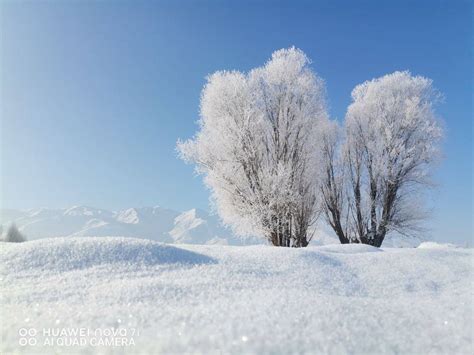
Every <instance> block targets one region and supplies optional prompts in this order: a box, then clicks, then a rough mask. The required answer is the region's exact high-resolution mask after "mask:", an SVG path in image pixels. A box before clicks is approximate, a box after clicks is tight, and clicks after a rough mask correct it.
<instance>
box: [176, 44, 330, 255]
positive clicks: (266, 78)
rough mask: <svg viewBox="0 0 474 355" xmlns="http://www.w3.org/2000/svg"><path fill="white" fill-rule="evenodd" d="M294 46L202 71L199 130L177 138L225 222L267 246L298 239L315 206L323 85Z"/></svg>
mask: <svg viewBox="0 0 474 355" xmlns="http://www.w3.org/2000/svg"><path fill="white" fill-rule="evenodd" d="M309 64H310V61H309V59H308V58H307V57H306V55H305V54H304V53H303V52H302V51H301V50H299V49H295V48H290V49H282V50H279V51H276V52H274V53H273V55H272V58H271V60H269V61H268V62H267V63H266V64H265V65H264V66H263V67H260V68H256V69H254V70H252V71H250V72H249V73H248V74H245V73H241V72H237V71H230V72H229V71H220V72H216V73H214V74H212V75H210V76H209V77H208V79H207V84H206V85H205V87H204V89H203V92H202V96H201V119H200V121H199V126H200V130H199V132H198V133H197V134H196V136H195V137H194V138H193V139H191V140H188V141H186V142H178V150H179V152H180V155H181V157H182V158H183V159H184V160H186V161H188V162H192V163H195V164H196V170H197V172H198V173H200V174H203V175H204V181H205V183H206V185H207V186H208V187H209V188H210V190H211V191H212V200H213V201H214V203H215V205H216V207H217V211H218V213H219V215H220V217H221V218H222V220H223V221H224V223H225V224H227V225H230V226H231V227H232V229H233V230H234V232H235V233H237V234H239V235H241V236H248V235H259V236H262V237H264V238H266V239H268V240H269V241H270V242H271V243H273V244H274V245H281V246H306V245H307V243H308V242H309V239H310V236H308V235H307V232H308V227H309V226H310V225H311V224H312V223H313V222H314V221H315V219H316V218H317V216H318V211H319V202H320V201H319V197H320V193H319V172H320V170H321V169H320V158H321V154H320V142H321V137H322V131H323V129H324V128H325V127H326V125H327V122H328V115H327V111H326V103H325V86H324V82H323V80H322V79H320V78H319V77H318V76H317V75H316V74H315V73H314V72H313V71H312V70H311V68H310V67H309Z"/></svg>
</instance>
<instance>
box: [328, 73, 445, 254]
mask: <svg viewBox="0 0 474 355" xmlns="http://www.w3.org/2000/svg"><path fill="white" fill-rule="evenodd" d="M438 97H439V95H438V93H437V92H436V91H435V90H434V89H433V87H432V81H431V80H429V79H426V78H423V77H420V76H412V75H411V74H410V73H409V72H406V71H405V72H395V73H393V74H389V75H386V76H383V77H381V78H378V79H374V80H371V81H367V82H365V83H363V84H361V85H358V86H357V87H356V88H355V89H354V90H353V92H352V99H353V102H352V104H351V105H350V106H349V108H348V111H347V114H346V119H345V132H344V136H345V142H344V144H343V145H342V146H339V145H338V139H340V132H339V133H338V132H337V130H338V129H337V127H333V129H332V130H329V133H328V134H327V135H326V137H325V140H324V147H323V154H324V161H325V165H324V167H325V171H324V180H323V185H322V194H323V197H324V212H325V216H326V220H327V221H328V223H329V224H330V225H331V227H332V228H333V230H334V231H335V233H336V234H337V235H338V237H339V240H340V241H341V243H354V242H355V243H365V244H370V245H374V246H377V247H380V246H381V245H382V242H383V240H384V238H385V236H386V235H387V233H389V232H392V231H395V232H399V233H401V234H404V235H410V234H412V233H413V232H414V231H416V230H417V227H418V223H417V222H419V221H420V220H421V219H422V217H423V213H422V212H421V211H422V210H423V209H422V206H421V205H420V201H421V193H422V191H423V189H421V187H423V186H426V185H427V184H428V182H429V179H428V178H429V174H430V170H431V167H432V165H433V162H434V160H435V158H436V157H437V155H438V151H439V141H440V139H441V137H442V130H441V128H440V125H439V123H438V120H437V118H436V116H435V114H434V111H433V105H434V104H435V103H436V101H437V99H438ZM338 135H339V138H338Z"/></svg>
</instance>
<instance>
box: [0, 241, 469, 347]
mask: <svg viewBox="0 0 474 355" xmlns="http://www.w3.org/2000/svg"><path fill="white" fill-rule="evenodd" d="M472 262H473V250H472V249H466V248H451V247H446V246H444V247H442V248H438V247H437V248H433V247H429V248H426V247H422V248H400V249H398V248H382V249H381V250H380V249H376V248H373V247H370V246H367V245H360V244H359V245H357V244H355V245H334V246H320V247H318V246H312V247H308V248H302V249H295V248H277V247H270V246H262V245H257V246H245V247H242V246H220V245H181V246H180V247H179V248H177V247H172V246H166V245H163V244H160V243H156V242H151V241H145V240H134V239H123V238H106V237H101V238H94V237H91V238H67V239H66V238H56V239H54V238H53V239H43V240H38V241H33V242H26V243H19V244H15V243H0V265H2V266H3V270H2V277H1V282H2V283H1V285H0V286H1V289H2V305H1V306H2V320H3V327H2V330H1V332H2V334H1V336H2V341H1V342H0V352H1V353H2V354H3V353H7V354H10V353H12V354H17V353H22V354H23V353H24V354H29V353H45V354H51V353H81V354H97V353H103V354H117V353H119V354H120V353H140V354H159V353H163V354H184V353H190V352H192V353H198V354H215V353H222V354H328V353H329V354H347V353H349V354H387V353H388V354H394V353H397V354H468V353H472V346H473V338H472V325H473V323H472V322H473V320H472V314H473V313H472V312H473V311H474V307H473V301H472V277H473V272H472V271H473V270H472ZM21 328H27V329H30V328H34V329H37V330H39V335H38V336H37V338H36V339H37V341H38V345H36V346H34V347H33V346H27V347H21V346H20V345H19V329H21ZM45 328H46V329H50V328H55V329H56V328H61V329H62V328H66V329H77V328H87V329H92V330H94V329H98V328H100V329H110V328H119V329H125V330H126V331H127V332H128V333H127V334H128V338H130V336H129V335H130V332H131V330H132V329H136V330H138V331H139V332H140V335H139V336H136V337H134V341H135V345H134V347H133V348H131V347H128V348H121V347H103V348H98V347H95V346H94V345H93V344H92V345H91V346H89V345H84V346H82V345H80V346H77V347H68V348H65V347H61V346H51V345H45V346H42V345H39V344H43V343H44V340H45V338H44V336H43V335H41V331H42V329H45ZM87 341H88V340H87V339H86V342H87Z"/></svg>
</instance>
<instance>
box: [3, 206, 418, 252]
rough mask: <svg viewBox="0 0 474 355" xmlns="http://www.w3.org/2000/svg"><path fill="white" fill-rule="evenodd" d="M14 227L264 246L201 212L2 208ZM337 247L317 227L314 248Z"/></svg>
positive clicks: (404, 243)
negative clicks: (322, 246) (316, 246)
mask: <svg viewBox="0 0 474 355" xmlns="http://www.w3.org/2000/svg"><path fill="white" fill-rule="evenodd" d="M12 222H15V224H16V225H17V226H18V228H19V229H20V231H21V232H22V233H24V234H25V235H26V236H27V238H28V240H34V239H40V238H48V237H69V236H85V237H105V236H121V237H134V238H143V239H152V240H156V241H160V242H164V243H178V244H183V243H185V244H223V245H226V244H229V245H243V244H257V243H262V242H263V241H260V240H257V239H250V240H245V241H242V240H241V239H240V238H238V237H236V236H234V235H233V234H232V232H231V231H230V230H228V229H226V228H224V227H223V226H222V225H221V223H220V222H219V219H218V218H217V217H216V216H214V215H210V214H209V213H207V212H206V211H203V210H199V209H192V210H189V211H186V212H177V211H174V210H170V209H167V208H163V207H159V206H155V207H141V208H129V209H125V210H121V211H116V212H114V211H108V210H104V209H98V208H93V207H87V206H73V207H71V208H66V209H50V208H40V209H33V210H27V211H19V210H12V209H0V226H2V227H3V231H4V232H5V231H6V229H7V226H8V225H9V224H10V223H12ZM420 242H421V240H420V239H406V238H400V237H398V236H390V237H388V238H387V240H385V241H384V244H383V246H384V247H415V246H418V245H419V244H420ZM338 243H339V241H338V239H337V238H336V237H335V236H334V233H332V231H331V230H330V229H328V228H327V227H324V225H321V226H318V227H316V232H315V235H314V238H313V240H312V242H311V245H325V244H338Z"/></svg>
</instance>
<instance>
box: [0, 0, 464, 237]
mask: <svg viewBox="0 0 474 355" xmlns="http://www.w3.org/2000/svg"><path fill="white" fill-rule="evenodd" d="M0 6H1V22H0V36H1V52H0V60H1V63H0V64H1V78H0V79H1V96H0V98H1V102H0V105H1V106H0V107H1V128H2V131H1V178H2V181H1V185H2V191H1V206H2V207H8V208H22V209H23V208H35V207H40V206H46V207H66V206H70V205H75V204H85V205H91V206H96V207H102V208H109V209H119V208H124V207H130V206H146V205H162V206H165V207H169V208H173V209H177V210H185V209H189V208H193V207H199V208H204V209H206V208H208V191H206V189H205V188H204V187H203V185H202V182H201V179H200V178H198V177H195V176H194V174H193V169H192V167H191V166H186V165H185V164H184V163H183V162H181V161H180V160H178V159H177V158H176V153H175V150H174V149H175V143H176V140H177V139H178V138H188V137H190V136H192V135H193V133H194V132H195V130H196V128H197V127H196V125H195V121H196V120H197V119H198V108H199V95H200V91H201V88H202V86H203V84H204V81H205V77H206V75H207V74H209V73H211V72H213V71H215V70H219V69H238V70H244V71H245V70H248V69H250V68H252V67H255V66H258V65H261V64H263V63H264V62H265V61H266V60H267V59H268V58H269V56H270V55H271V53H272V52H273V51H274V50H276V49H279V48H283V47H289V46H292V45H294V46H297V47H299V48H301V49H302V50H304V51H305V52H306V53H307V54H308V56H309V57H310V58H312V59H313V62H314V63H313V67H314V69H315V70H316V71H317V72H318V73H319V74H320V75H321V76H322V77H323V78H324V79H325V80H326V82H327V89H328V96H329V102H330V109H331V111H330V113H331V115H332V117H334V118H337V119H343V117H344V114H345V111H346V108H347V105H348V104H349V102H350V92H351V90H352V88H353V87H354V86H355V85H357V84H359V83H361V82H363V81H365V80H367V79H371V78H374V77H377V76H381V75H383V74H386V73H390V72H393V71H395V70H404V69H409V70H411V71H412V73H414V74H420V75H424V76H427V77H430V78H432V79H433V80H434V83H435V86H436V87H437V88H438V89H439V90H441V91H442V92H443V93H444V94H445V97H446V99H445V102H444V103H443V104H442V105H440V106H439V108H438V112H439V114H440V115H441V116H442V117H444V120H445V125H446V140H445V143H444V152H445V157H444V159H443V161H442V162H441V164H440V166H439V168H438V169H437V171H436V174H435V181H436V183H437V184H438V187H437V188H436V189H435V190H434V191H433V192H432V194H431V198H430V203H429V205H430V206H431V207H432V208H433V216H432V219H431V222H430V225H431V228H432V234H433V236H434V237H435V238H436V239H438V240H448V241H449V240H451V241H454V242H465V241H467V240H469V239H471V238H472V198H473V192H472V158H473V150H472V135H473V130H472V96H471V95H472V66H471V64H472V63H471V60H472V42H471V41H472V5H471V3H470V2H469V1H347V2H339V1H319V2H317V1H312V2H310V1H306V2H297V1H288V2H271V1H265V2H264V1H231V2H225V1H188V2H184V1H176V2H172V1H164V2H160V1H130V2H117V1H98V2H93V1H81V2H79V1H54V2H53V1H52V2H46V1H37V2H24V1H16V2H13V1H12V2H5V1H2V2H1V5H0Z"/></svg>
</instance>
